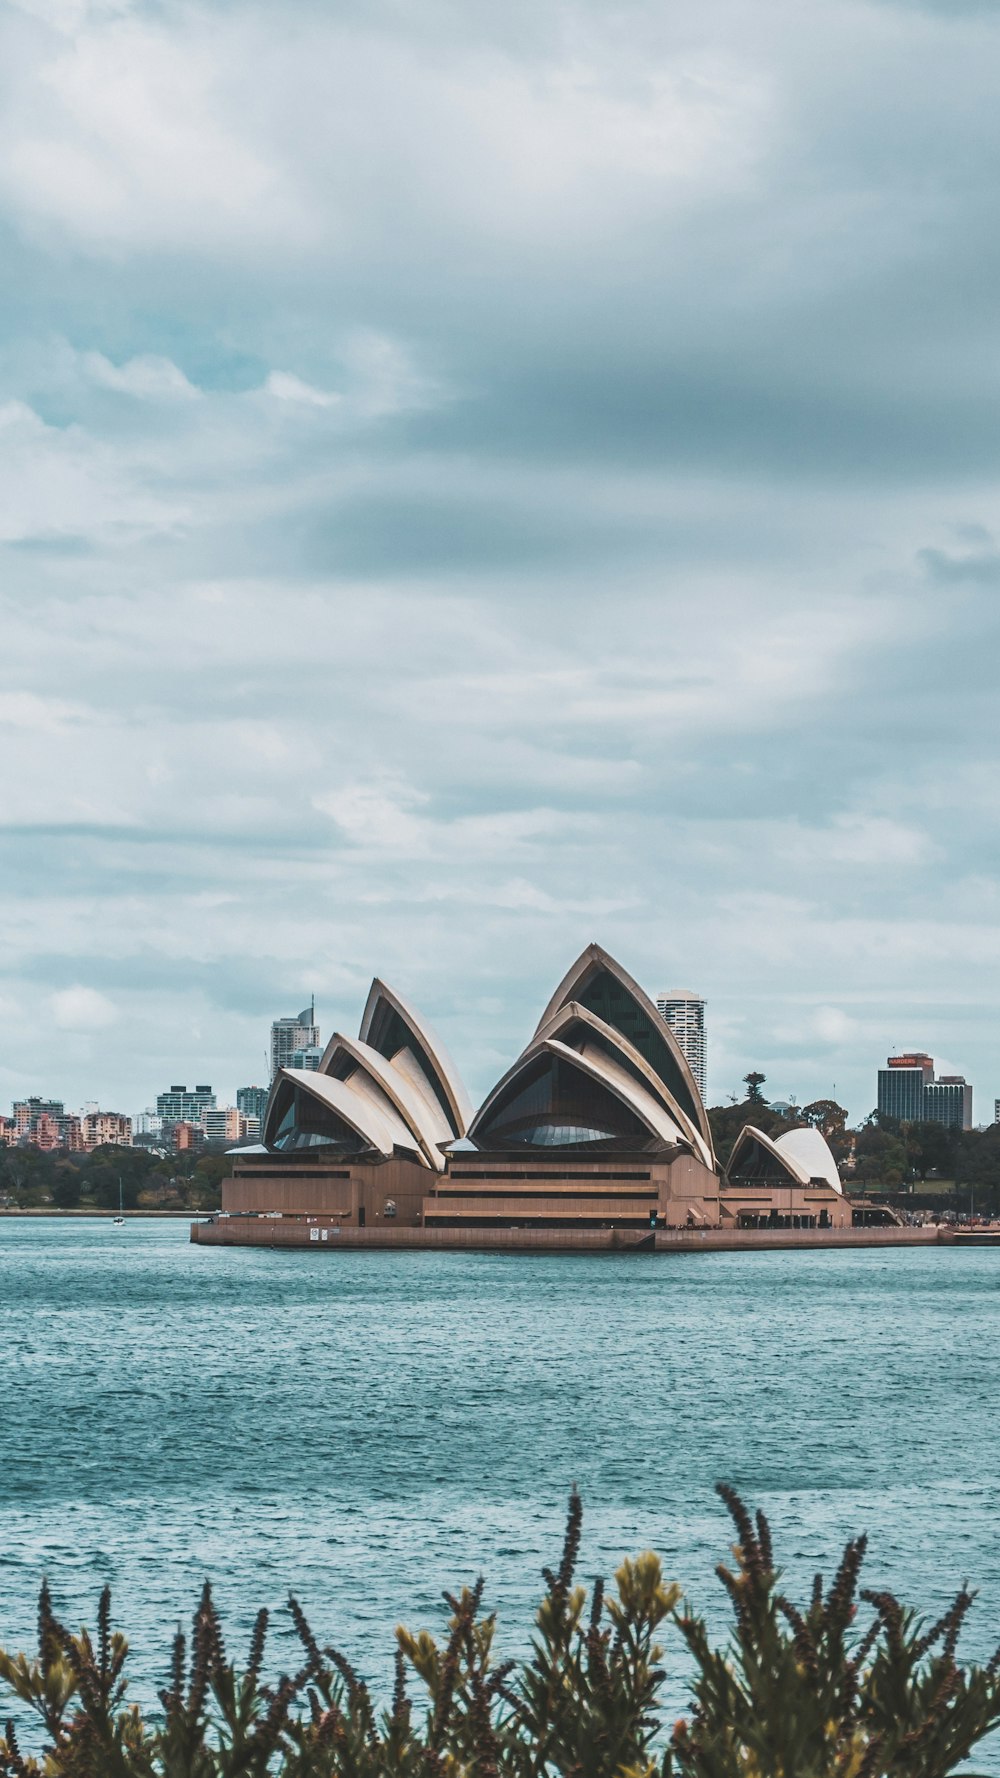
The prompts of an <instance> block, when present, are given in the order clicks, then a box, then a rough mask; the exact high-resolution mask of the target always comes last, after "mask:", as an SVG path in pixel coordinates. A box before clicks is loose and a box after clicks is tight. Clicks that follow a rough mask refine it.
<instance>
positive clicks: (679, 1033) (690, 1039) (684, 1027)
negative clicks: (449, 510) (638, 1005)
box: [656, 988, 708, 1101]
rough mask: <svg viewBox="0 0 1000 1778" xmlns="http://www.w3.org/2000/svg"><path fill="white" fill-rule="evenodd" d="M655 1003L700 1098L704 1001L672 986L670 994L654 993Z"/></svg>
mask: <svg viewBox="0 0 1000 1778" xmlns="http://www.w3.org/2000/svg"><path fill="white" fill-rule="evenodd" d="M656 1004H657V1007H658V1008H659V1012H660V1016H661V1018H663V1019H665V1020H666V1022H667V1024H668V1025H669V1026H670V1029H671V1031H672V1032H673V1034H674V1036H675V1037H676V1039H677V1045H678V1048H679V1049H680V1052H681V1054H682V1056H683V1057H684V1060H685V1061H686V1062H687V1065H688V1067H689V1068H690V1070H691V1073H692V1074H693V1075H694V1078H695V1082H696V1084H697V1087H698V1091H699V1093H700V1094H701V1097H702V1100H703V1101H704V1099H705V1095H706V1093H707V1090H708V1076H707V1066H706V1065H707V1037H706V1032H705V1002H704V1000H702V998H701V996H700V995H699V994H689V993H688V992H687V991H686V990H685V989H683V988H678V989H675V990H674V992H673V993H671V994H658V995H657V996H656Z"/></svg>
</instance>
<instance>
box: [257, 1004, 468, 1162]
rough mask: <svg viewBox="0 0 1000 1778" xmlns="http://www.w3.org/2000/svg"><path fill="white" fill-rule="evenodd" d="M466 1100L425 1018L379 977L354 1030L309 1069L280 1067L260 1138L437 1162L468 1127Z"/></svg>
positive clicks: (285, 1145)
mask: <svg viewBox="0 0 1000 1778" xmlns="http://www.w3.org/2000/svg"><path fill="white" fill-rule="evenodd" d="M471 1115H472V1108H471V1106H470V1104H469V1100H468V1095H467V1094H466V1091H465V1088H464V1086H463V1085H462V1082H461V1080H460V1078H459V1076H458V1074H457V1072H456V1070H455V1068H454V1066H453V1064H452V1063H451V1061H450V1060H449V1058H448V1055H447V1052H446V1050H445V1049H444V1047H443V1045H441V1044H440V1043H439V1042H438V1040H437V1038H436V1037H435V1036H434V1033H433V1032H432V1031H431V1029H430V1027H429V1026H428V1025H427V1024H426V1023H425V1022H424V1020H422V1019H421V1017H420V1015H419V1014H418V1013H417V1012H415V1011H414V1009H413V1008H412V1007H411V1006H409V1005H408V1004H407V1002H406V1001H405V1000H403V999H402V998H401V997H400V996H399V995H398V994H394V993H393V991H392V989H391V988H388V987H386V985H385V983H384V982H382V981H379V980H378V979H377V978H376V980H375V981H374V982H373V983H372V986H371V991H370V993H369V995H368V1002H367V1005H366V1006H365V1011H364V1015H363V1017H362V1020H361V1032H360V1035H359V1037H358V1038H356V1039H352V1038H349V1037H344V1036H343V1035H341V1034H340V1033H339V1032H338V1033H337V1034H336V1035H335V1036H333V1037H332V1038H331V1039H330V1042H329V1043H328V1044H327V1047H326V1050H325V1051H324V1054H323V1057H322V1060H321V1062H320V1065H319V1068H318V1070H317V1071H316V1072H315V1073H305V1072H303V1071H302V1070H299V1069H292V1068H282V1069H280V1070H279V1072H278V1074H277V1075H276V1077H275V1080H274V1083H273V1085H272V1088H271V1095H270V1098H269V1100H268V1106H267V1112H266V1115H265V1119H264V1132H263V1135H264V1143H265V1145H266V1146H267V1147H268V1148H274V1149H277V1150H279V1151H289V1150H299V1149H306V1148H325V1149H328V1150H330V1151H332V1152H339V1153H341V1154H344V1155H354V1156H358V1157H361V1156H362V1155H365V1154H368V1155H370V1156H371V1157H372V1158H383V1159H388V1158H389V1157H390V1156H391V1155H393V1154H402V1155H406V1156H409V1157H411V1158H412V1159H414V1160H417V1161H419V1162H421V1163H422V1164H423V1165H424V1166H426V1167H429V1168H431V1169H432V1170H433V1171H435V1172H442V1171H443V1170H444V1167H445V1157H444V1153H443V1150H444V1148H445V1146H446V1145H447V1144H448V1143H449V1142H451V1141H453V1140H454V1139H455V1138H456V1137H460V1136H464V1134H465V1131H466V1128H467V1126H468V1122H469V1118H470V1117H471Z"/></svg>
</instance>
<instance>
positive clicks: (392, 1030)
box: [368, 1001, 458, 1136]
mask: <svg viewBox="0 0 1000 1778" xmlns="http://www.w3.org/2000/svg"><path fill="white" fill-rule="evenodd" d="M368 1042H369V1043H370V1044H371V1046H372V1049H373V1050H378V1053H379V1055H380V1056H384V1057H385V1058H386V1061H387V1062H391V1061H392V1059H393V1057H394V1056H396V1055H398V1054H399V1051H400V1050H403V1049H407V1050H411V1051H412V1053H413V1055H414V1056H415V1057H416V1059H417V1061H418V1062H419V1064H420V1067H421V1069H422V1070H423V1072H424V1074H425V1075H426V1076H427V1084H428V1086H429V1087H430V1089H431V1091H432V1093H433V1094H434V1097H435V1099H436V1100H437V1102H438V1104H439V1105H440V1107H441V1110H442V1111H443V1112H444V1115H445V1118H446V1119H447V1122H448V1127H449V1129H450V1130H452V1131H454V1134H455V1135H456V1136H457V1135H458V1130H457V1129H456V1128H455V1115H454V1112H453V1111H452V1109H451V1106H450V1105H449V1103H448V1095H447V1093H446V1092H445V1090H444V1083H443V1082H442V1080H441V1077H440V1075H439V1074H438V1071H437V1069H436V1068H435V1066H434V1064H433V1062H432V1061H431V1059H430V1056H429V1055H428V1054H427V1051H426V1050H425V1049H424V1046H423V1044H422V1043H420V1042H419V1041H418V1039H417V1038H416V1036H415V1035H414V1033H413V1032H412V1031H411V1030H410V1027H409V1025H408V1024H407V1023H406V1021H405V1019H402V1018H400V1016H399V1013H398V1012H397V1011H396V1009H395V1007H394V1006H389V1004H388V1003H387V1002H386V1001H382V1003H381V1005H380V1007H379V1010H378V1012H377V1014H376V1016H375V1019H374V1021H373V1023H372V1028H371V1030H370V1031H369V1033H368Z"/></svg>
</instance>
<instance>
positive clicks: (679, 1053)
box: [535, 944, 712, 1153]
mask: <svg viewBox="0 0 1000 1778" xmlns="http://www.w3.org/2000/svg"><path fill="white" fill-rule="evenodd" d="M596 969H606V970H607V971H608V974H609V975H613V976H614V977H615V979H616V980H617V981H619V982H620V983H621V985H622V987H623V988H624V990H625V992H626V993H627V994H628V995H629V996H630V997H631V999H632V1000H634V1002H635V1004H636V1005H637V1006H639V1007H641V1008H642V1011H643V1012H644V1013H645V1014H646V1016H647V1018H648V1019H650V1021H651V1022H652V1024H653V1027H654V1029H655V1030H656V1032H657V1034H658V1035H659V1036H661V1037H662V1038H663V1040H664V1042H665V1044H666V1047H667V1049H668V1050H669V1051H670V1053H671V1055H672V1056H673V1059H674V1061H675V1063H676V1065H677V1068H678V1071H679V1073H680V1076H681V1079H682V1080H683V1081H684V1083H685V1086H686V1088H687V1090H688V1092H689V1094H690V1097H691V1103H692V1106H693V1107H694V1109H695V1113H696V1116H697V1122H698V1127H699V1129H700V1131H701V1134H702V1137H703V1139H704V1141H705V1144H706V1147H707V1148H708V1150H709V1152H710V1153H711V1152H712V1130H711V1125H710V1124H709V1121H708V1113H707V1112H706V1110H705V1107H704V1105H703V1104H702V1100H701V1094H700V1093H699V1091H698V1083H697V1081H696V1080H695V1078H694V1075H693V1074H692V1073H691V1069H690V1066H689V1064H688V1060H687V1057H686V1056H685V1055H684V1052H683V1050H682V1049H681V1047H680V1045H679V1043H678V1042H677V1039H676V1037H675V1036H674V1034H673V1032H672V1031H671V1029H670V1026H669V1025H668V1024H667V1022H666V1020H665V1019H664V1018H663V1017H662V1016H661V1014H660V1011H659V1008H658V1007H657V1005H656V1003H655V1001H653V1000H651V999H650V998H649V995H648V994H647V993H646V991H645V989H644V988H641V987H640V985H639V983H638V982H637V981H636V980H635V978H634V977H633V976H630V975H629V973H628V970H627V969H623V968H622V966H621V964H620V963H618V962H617V961H616V960H615V958H614V957H612V956H611V955H610V953H609V952H608V951H605V950H604V949H603V947H602V946H601V945H598V944H590V945H588V946H587V947H586V950H584V951H581V953H580V955H579V957H578V958H577V960H576V962H575V963H574V964H572V965H571V967H570V968H569V969H568V970H567V971H566V974H565V975H564V976H563V979H562V981H561V982H560V983H559V986H558V988H557V989H556V991H555V993H554V994H553V996H552V998H551V1000H550V1001H549V1003H548V1005H547V1007H546V1008H545V1011H544V1012H543V1014H542V1016H541V1018H540V1019H539V1021H538V1025H537V1027H536V1030H535V1036H536V1037H539V1036H540V1035H541V1033H542V1031H543V1030H544V1028H545V1026H546V1025H547V1024H549V1022H550V1021H551V1019H552V1018H553V1017H554V1015H555V1014H556V1013H557V1012H558V1011H559V1010H560V1008H561V1007H563V1006H565V1005H567V1004H568V1003H569V1001H571V1000H573V999H574V998H575V995H576V990H577V989H578V988H579V986H580V983H581V982H582V981H584V980H585V979H586V978H587V977H588V976H589V974H590V972H591V970H596Z"/></svg>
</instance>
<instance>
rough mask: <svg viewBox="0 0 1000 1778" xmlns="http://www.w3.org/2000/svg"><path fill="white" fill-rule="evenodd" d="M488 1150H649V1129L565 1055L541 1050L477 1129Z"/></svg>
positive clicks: (650, 1142)
mask: <svg viewBox="0 0 1000 1778" xmlns="http://www.w3.org/2000/svg"><path fill="white" fill-rule="evenodd" d="M476 1143H477V1145H478V1147H480V1148H483V1149H508V1148H510V1149H520V1148H587V1149H599V1150H601V1151H605V1150H608V1149H631V1150H633V1151H634V1150H636V1149H645V1148H649V1147H650V1146H652V1140H651V1138H650V1134H649V1131H648V1130H647V1129H646V1126H645V1124H643V1123H642V1122H640V1120H639V1118H637V1117H636V1116H635V1115H634V1114H633V1113H632V1112H631V1111H629V1109H628V1107H627V1106H626V1105H623V1104H622V1102H621V1100H620V1099H616V1097H615V1095H614V1094H613V1093H609V1092H608V1090H607V1088H606V1087H602V1086H600V1085H599V1083H598V1082H597V1081H594V1080H591V1078H590V1077H589V1075H586V1074H584V1073H583V1072H582V1071H581V1070H580V1069H579V1068H574V1067H573V1064H572V1063H571V1062H568V1061H565V1060H564V1059H563V1058H562V1057H561V1056H550V1055H542V1056H539V1058H538V1060H537V1061H536V1062H535V1063H533V1064H532V1065H531V1066H530V1067H529V1068H526V1069H525V1070H524V1071H523V1072H522V1073H519V1074H518V1076H517V1078H516V1079H515V1080H513V1081H511V1083H510V1087H509V1089H508V1092H507V1093H506V1094H504V1095H503V1096H502V1097H501V1098H500V1099H499V1100H498V1101H497V1103H496V1105H495V1106H494V1107H493V1110H492V1112H491V1113H490V1115H489V1117H488V1118H487V1119H486V1121H485V1122H484V1123H483V1124H481V1125H480V1126H479V1128H478V1129H477V1130H476Z"/></svg>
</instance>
